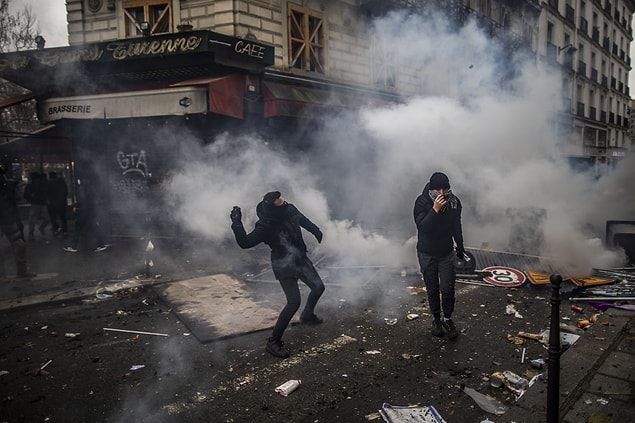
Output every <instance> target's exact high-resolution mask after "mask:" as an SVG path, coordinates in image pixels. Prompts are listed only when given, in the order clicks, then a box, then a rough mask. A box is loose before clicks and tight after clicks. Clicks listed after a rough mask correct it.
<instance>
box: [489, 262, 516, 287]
mask: <svg viewBox="0 0 635 423" xmlns="http://www.w3.org/2000/svg"><path fill="white" fill-rule="evenodd" d="M483 272H489V273H491V274H492V275H491V276H485V277H484V278H483V280H484V281H485V282H487V283H491V284H492V285H496V286H505V287H512V286H520V285H522V284H523V283H525V280H527V278H526V277H525V274H524V273H523V272H521V271H520V270H517V269H513V268H511V267H505V266H490V267H486V268H485V269H483Z"/></svg>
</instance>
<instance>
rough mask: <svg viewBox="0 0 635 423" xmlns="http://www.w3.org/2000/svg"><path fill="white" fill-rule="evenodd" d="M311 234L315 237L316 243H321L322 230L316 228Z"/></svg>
mask: <svg viewBox="0 0 635 423" xmlns="http://www.w3.org/2000/svg"><path fill="white" fill-rule="evenodd" d="M313 235H315V239H317V242H318V244H321V243H322V231H321V230H319V229H318V230H317V231H316V232H315V233H314V234H313Z"/></svg>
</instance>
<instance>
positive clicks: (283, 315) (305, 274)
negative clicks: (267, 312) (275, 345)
mask: <svg viewBox="0 0 635 423" xmlns="http://www.w3.org/2000/svg"><path fill="white" fill-rule="evenodd" d="M296 274H297V276H298V277H290V278H282V279H280V280H279V282H280V286H281V287H282V290H283V291H284V295H285V296H286V298H287V304H286V305H285V306H284V308H283V309H282V311H281V312H280V315H279V316H278V320H277V321H276V324H275V326H274V327H273V333H272V334H271V339H272V340H280V339H282V335H283V334H284V331H285V330H286V329H287V326H289V322H290V321H291V319H292V318H293V316H294V315H295V313H296V312H297V311H298V309H299V308H300V303H301V301H302V298H301V297H300V287H299V285H298V279H300V280H301V281H302V282H304V283H305V284H306V285H307V286H308V287H309V288H310V289H311V292H310V293H309V296H308V298H307V300H306V304H305V306H304V310H303V311H302V314H301V317H300V318H310V317H311V316H313V315H314V313H315V306H316V305H317V302H318V300H319V299H320V297H321V296H322V293H324V283H323V282H322V279H321V278H320V275H318V272H317V270H315V267H313V263H311V260H309V258H308V257H305V258H303V259H301V260H300V262H299V263H298V266H297V269H296Z"/></svg>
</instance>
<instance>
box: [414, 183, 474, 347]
mask: <svg viewBox="0 0 635 423" xmlns="http://www.w3.org/2000/svg"><path fill="white" fill-rule="evenodd" d="M461 209H462V206H461V201H460V200H459V198H458V197H457V196H455V195H454V194H453V193H452V190H451V189H450V180H449V179H448V177H447V176H446V175H445V174H443V173H441V172H435V173H433V174H432V176H431V177H430V181H429V182H428V183H427V184H426V186H425V187H424V188H423V192H422V193H421V195H419V196H418V197H417V199H416V201H415V206H414V219H415V223H416V224H417V232H418V238H417V258H418V259H419V266H420V268H421V273H422V275H423V280H424V282H425V285H426V291H427V293H428V302H429V305H430V312H431V313H432V316H433V317H434V320H433V322H432V335H434V336H443V335H444V333H447V335H448V338H449V339H455V338H456V337H457V336H458V331H457V329H456V326H455V324H454V322H453V321H452V313H453V312H454V302H455V293H454V291H455V283H456V270H455V268H454V262H455V259H456V258H458V259H460V260H470V259H469V257H467V256H466V255H465V248H464V246H463V227H462V225H461ZM455 243H456V256H455V252H454V244H455ZM441 312H443V320H441Z"/></svg>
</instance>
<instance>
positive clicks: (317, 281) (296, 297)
mask: <svg viewBox="0 0 635 423" xmlns="http://www.w3.org/2000/svg"><path fill="white" fill-rule="evenodd" d="M256 214H257V215H258V218H259V220H258V221H257V222H256V225H255V228H254V230H253V231H252V232H251V233H249V234H247V233H246V232H245V228H244V227H243V224H242V220H241V219H242V212H241V210H240V207H238V206H234V208H233V209H232V211H231V213H230V215H229V217H230V218H231V221H232V225H231V228H232V230H233V231H234V236H235V237H236V242H237V243H238V245H239V246H240V247H241V248H245V249H246V248H251V247H254V246H256V245H258V244H260V243H261V242H264V243H265V244H267V245H269V247H270V248H271V267H272V268H273V273H274V275H275V277H276V279H278V281H279V282H280V285H281V286H282V290H283V291H284V295H285V296H286V298H287V304H286V305H285V306H284V308H283V309H282V311H281V312H280V315H279V316H278V320H277V322H276V324H275V326H274V328H273V333H272V334H271V337H270V338H269V339H268V341H267V351H268V352H269V353H271V354H272V355H274V356H276V357H279V358H287V357H289V351H287V349H286V348H285V346H284V343H283V342H282V335H283V333H284V331H285V330H286V328H287V326H288V325H289V322H290V321H291V319H292V318H293V315H294V314H295V313H296V312H297V311H298V309H299V308H300V302H301V298H300V288H299V286H298V279H300V280H302V281H303V282H304V283H305V284H307V286H308V287H309V288H311V293H310V294H309V297H308V298H307V301H306V304H305V306H304V311H303V312H302V314H301V315H300V321H301V322H302V323H305V324H309V325H317V324H320V323H322V319H320V318H319V317H318V316H316V315H315V312H314V310H315V306H316V304H317V302H318V300H319V299H320V297H321V296H322V293H323V292H324V283H323V282H322V279H321V278H320V275H318V273H317V271H316V270H315V267H313V263H312V262H311V260H309V258H308V257H307V254H306V245H305V243H304V239H303V238H302V230H301V228H304V229H306V230H307V231H309V232H311V233H312V234H313V236H315V238H316V239H317V241H318V243H320V242H322V232H321V231H320V228H318V227H317V226H316V225H315V224H314V223H313V222H311V221H310V220H309V219H307V218H306V217H305V216H304V215H303V214H302V213H300V211H299V210H298V209H297V208H296V207H295V206H294V205H293V204H289V203H287V202H286V201H285V199H284V197H282V195H281V194H280V192H279V191H273V192H269V193H267V194H265V196H264V197H263V200H262V201H261V202H260V203H258V205H257V206H256Z"/></svg>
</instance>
